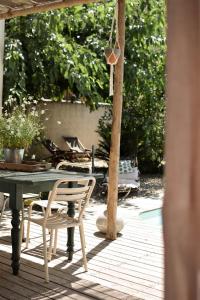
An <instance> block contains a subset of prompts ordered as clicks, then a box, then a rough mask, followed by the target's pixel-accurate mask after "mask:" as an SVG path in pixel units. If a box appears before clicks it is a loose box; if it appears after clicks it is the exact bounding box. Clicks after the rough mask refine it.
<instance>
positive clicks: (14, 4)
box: [0, 0, 101, 19]
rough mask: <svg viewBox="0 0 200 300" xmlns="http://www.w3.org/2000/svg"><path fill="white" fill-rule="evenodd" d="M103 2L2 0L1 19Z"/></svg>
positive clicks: (0, 0) (82, 0)
mask: <svg viewBox="0 0 200 300" xmlns="http://www.w3.org/2000/svg"><path fill="white" fill-rule="evenodd" d="M92 2H101V0H0V19H9V18H13V17H17V16H25V15H28V14H33V13H40V12H45V11H48V10H53V9H58V8H64V7H71V6H74V5H81V4H89V3H92Z"/></svg>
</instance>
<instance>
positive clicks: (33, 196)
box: [0, 193, 40, 223]
mask: <svg viewBox="0 0 200 300" xmlns="http://www.w3.org/2000/svg"><path fill="white" fill-rule="evenodd" d="M39 197H40V195H39V194H32V193H27V194H23V201H24V200H31V201H34V199H36V198H39ZM8 200H9V194H7V193H4V194H3V204H2V207H1V214H0V223H1V221H2V218H3V214H4V211H5V208H6V203H7V201H8Z"/></svg>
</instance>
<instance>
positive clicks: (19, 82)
mask: <svg viewBox="0 0 200 300" xmlns="http://www.w3.org/2000/svg"><path fill="white" fill-rule="evenodd" d="M113 13H114V5H113V2H107V1H106V2H105V3H104V5H102V3H100V4H91V5H87V6H86V5H83V6H76V7H73V8H70V9H63V10H57V11H52V12H48V13H43V14H37V15H31V16H27V17H19V18H15V19H11V20H9V21H6V41H5V76H4V87H5V88H4V101H5V102H7V103H10V104H9V105H11V106H12V103H13V101H15V100H14V99H15V98H17V102H18V104H19V103H21V102H23V99H24V96H26V95H31V96H33V97H34V98H37V99H41V98H42V97H44V98H51V99H53V100H55V101H59V100H60V99H63V98H67V99H70V100H71V101H73V100H76V99H79V100H82V101H84V102H85V103H86V104H87V105H89V106H90V108H91V109H95V108H96V107H97V106H98V103H99V102H108V103H111V101H112V98H110V97H108V82H109V79H108V74H109V67H108V66H107V65H106V63H105V57H104V54H103V53H104V48H105V47H106V46H107V45H108V38H109V33H110V27H111V22H112V17H113ZM165 52H166V45H165V2H164V0H134V1H132V0H127V11H126V47H125V76H124V108H123V118H122V138H121V156H122V157H125V156H126V157H127V156H129V157H135V156H137V157H138V160H139V162H140V166H143V169H144V168H146V167H148V168H149V169H150V168H152V167H153V168H154V167H157V166H158V165H160V164H161V161H162V159H163V140H164V115H165V95H164V81H165ZM111 118H112V116H111V114H109V113H108V114H107V116H105V117H104V118H103V119H102V120H101V121H100V126H99V129H98V131H99V133H100V134H101V135H102V141H101V144H100V150H101V149H103V148H104V149H103V151H104V150H105V151H106V152H109V145H110V120H111ZM107 124H108V125H107ZM105 151H104V153H105Z"/></svg>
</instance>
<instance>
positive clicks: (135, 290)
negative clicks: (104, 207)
mask: <svg viewBox="0 0 200 300" xmlns="http://www.w3.org/2000/svg"><path fill="white" fill-rule="evenodd" d="M95 221H96V216H95V215H93V214H92V215H91V214H86V216H85V235H86V245H87V258H88V269H89V271H88V272H87V273H86V272H83V268H82V253H81V251H80V241H79V234H78V231H76V233H75V253H74V259H73V262H72V263H68V262H67V259H66V256H65V251H66V230H60V231H59V242H58V251H57V255H56V257H54V258H53V260H52V261H51V262H50V263H49V270H50V279H51V282H50V283H49V284H46V283H45V282H44V272H43V256H42V246H41V243H42V235H41V228H39V227H37V226H36V225H32V227H31V241H30V249H26V250H23V251H22V256H21V268H20V275H19V276H13V275H12V273H11V267H10V263H11V260H10V254H11V245H10V212H9V211H7V212H6V214H5V217H4V218H3V222H2V225H1V227H0V300H1V299H15V300H21V299H22V300H24V299H34V300H46V299H59V300H61V299H66V300H68V299H69V300H72V299H74V300H75V299H77V300H79V299H80V300H87V299H101V300H104V299H106V300H117V299H124V300H125V299H127V300H131V299H134V300H135V299H144V300H159V299H163V282H162V281H163V244H162V235H161V230H160V228H159V227H151V226H149V225H148V224H146V223H144V222H141V221H140V220H139V219H137V218H136V217H133V218H129V219H128V222H127V224H126V226H125V228H124V230H123V232H122V234H121V235H120V236H119V238H118V239H117V240H115V241H112V242H110V241H108V240H105V236H104V235H102V234H100V233H98V232H97V229H96V226H95ZM22 249H23V247H22Z"/></svg>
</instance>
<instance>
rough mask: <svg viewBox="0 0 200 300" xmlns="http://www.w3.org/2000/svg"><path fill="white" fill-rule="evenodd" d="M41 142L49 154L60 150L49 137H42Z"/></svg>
mask: <svg viewBox="0 0 200 300" xmlns="http://www.w3.org/2000/svg"><path fill="white" fill-rule="evenodd" d="M42 144H43V145H44V146H45V148H46V149H47V150H48V151H49V152H50V153H51V154H56V153H58V152H60V151H61V150H60V148H59V147H58V146H57V145H56V144H55V143H54V142H53V141H51V140H50V139H44V140H43V141H42Z"/></svg>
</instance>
